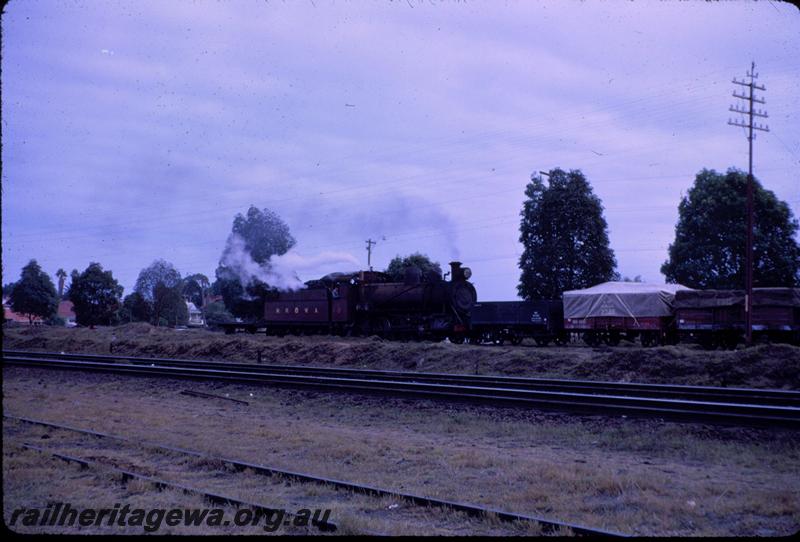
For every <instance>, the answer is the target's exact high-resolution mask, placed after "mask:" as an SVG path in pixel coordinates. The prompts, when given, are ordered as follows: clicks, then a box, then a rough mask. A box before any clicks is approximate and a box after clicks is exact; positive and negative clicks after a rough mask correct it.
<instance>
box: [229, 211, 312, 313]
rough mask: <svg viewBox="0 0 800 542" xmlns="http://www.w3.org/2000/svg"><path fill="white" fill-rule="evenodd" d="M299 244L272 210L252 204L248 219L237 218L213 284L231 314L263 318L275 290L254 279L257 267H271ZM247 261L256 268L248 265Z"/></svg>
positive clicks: (244, 217) (239, 215) (241, 216)
mask: <svg viewBox="0 0 800 542" xmlns="http://www.w3.org/2000/svg"><path fill="white" fill-rule="evenodd" d="M295 242H296V241H295V239H294V237H292V234H291V233H290V232H289V226H287V225H286V223H285V222H284V221H283V220H281V218H280V217H279V216H278V215H277V214H275V213H274V212H272V211H270V210H269V209H263V210H261V209H258V208H256V207H255V206H253V205H251V206H250V208H249V209H248V210H247V215H246V216H244V215H242V214H241V213H239V214H237V215H236V216H235V217H234V219H233V228H232V230H231V234H230V235H229V236H228V240H227V242H226V244H225V249H224V250H223V251H222V256H221V257H220V261H219V266H218V267H217V270H216V272H215V276H216V280H215V281H214V285H213V289H214V292H215V293H217V294H218V295H221V296H222V299H223V301H224V302H225V307H226V308H227V309H228V310H229V311H230V312H231V313H233V314H234V315H236V316H239V317H242V318H258V317H260V316H261V315H262V314H261V313H262V311H263V307H264V299H265V298H266V297H268V296H269V295H271V293H272V292H273V290H272V288H270V285H269V284H266V283H265V282H264V281H262V280H260V279H259V278H258V277H256V276H254V274H253V271H254V268H258V267H268V266H269V259H270V258H271V257H272V256H275V255H282V254H286V252H288V251H289V249H291V248H292V247H293V246H294V245H295ZM243 261H247V262H252V265H249V266H245V265H243V264H242V262H243Z"/></svg>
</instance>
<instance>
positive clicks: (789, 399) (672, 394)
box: [4, 351, 800, 407]
mask: <svg viewBox="0 0 800 542" xmlns="http://www.w3.org/2000/svg"><path fill="white" fill-rule="evenodd" d="M4 355H7V356H11V357H14V356H23V357H38V358H47V359H73V360H90V361H107V362H113V363H117V362H127V363H129V364H133V365H135V364H144V365H153V364H156V365H159V366H168V367H188V368H198V369H202V368H207V369H221V370H234V371H245V372H259V373H270V374H292V375H306V376H342V377H355V378H362V379H373V380H392V381H410V382H424V383H442V384H466V385H471V386H488V387H503V388H510V389H530V390H548V389H549V390H553V391H565V392H569V391H576V392H581V393H591V394H614V395H629V396H640V397H651V398H655V397H663V398H670V399H697V400H701V401H712V402H714V401H720V402H733V401H735V402H739V403H747V404H759V405H778V406H798V407H800V391H795V390H775V389H754V388H723V387H712V386H689V385H676V384H646V383H635V382H634V383H632V382H608V381H592V380H566V379H543V378H528V377H512V376H493V375H492V376H486V375H463V374H449V373H423V372H410V371H387V370H371V369H352V368H341V367H303V366H296V365H274V364H256V363H236V362H224V361H209V360H188V359H172V358H143V357H133V356H110V355H97V354H63V353H54V352H25V351H4Z"/></svg>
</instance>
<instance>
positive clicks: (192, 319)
mask: <svg viewBox="0 0 800 542" xmlns="http://www.w3.org/2000/svg"><path fill="white" fill-rule="evenodd" d="M186 308H187V309H188V311H189V321H188V322H187V323H186V325H187V326H189V327H204V326H205V325H206V321H205V319H204V318H203V311H201V310H200V309H198V308H197V307H196V306H195V304H194V303H192V302H191V301H187V302H186Z"/></svg>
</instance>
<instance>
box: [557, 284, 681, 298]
mask: <svg viewBox="0 0 800 542" xmlns="http://www.w3.org/2000/svg"><path fill="white" fill-rule="evenodd" d="M678 290H691V288H687V287H686V286H684V285H682V284H655V283H648V282H623V281H609V282H602V283H600V284H596V285H594V286H592V287H590V288H584V289H583V290H569V291H567V292H564V295H567V294H570V295H592V294H643V293H657V292H666V293H668V294H672V295H675V292H677V291H678Z"/></svg>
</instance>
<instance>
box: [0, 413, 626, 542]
mask: <svg viewBox="0 0 800 542" xmlns="http://www.w3.org/2000/svg"><path fill="white" fill-rule="evenodd" d="M3 418H4V419H5V420H9V421H12V422H16V423H20V424H30V425H38V426H43V427H48V428H52V429H57V430H62V431H69V432H72V433H76V434H78V435H81V436H85V437H93V438H97V439H103V440H111V441H116V442H120V443H124V444H127V445H135V446H137V447H146V448H149V449H153V450H158V451H160V452H169V453H176V454H182V455H186V456H190V457H193V458H198V459H203V460H206V461H207V462H208V464H223V465H226V466H227V467H230V468H231V469H232V470H233V471H236V472H241V471H244V470H249V471H252V472H254V473H256V474H259V475H264V476H281V477H284V478H288V479H292V480H294V481H296V482H300V483H313V484H320V485H324V486H327V487H333V488H336V489H342V490H346V491H349V492H352V493H358V494H363V495H368V496H372V497H378V498H383V497H390V498H394V499H398V500H402V501H405V502H407V503H409V504H412V505H415V506H423V507H432V508H437V509H442V510H448V511H450V510H451V511H456V512H461V513H464V514H466V515H467V516H469V517H474V518H479V519H482V518H487V517H490V518H496V519H498V520H500V521H502V522H521V523H535V524H538V525H539V526H540V528H541V529H542V532H543V533H544V534H566V533H570V532H571V533H573V534H575V535H577V536H597V537H625V536H627V535H625V534H623V533H619V532H616V531H610V530H605V529H596V528H592V527H587V526H585V525H579V524H574V523H567V522H562V521H558V520H554V519H548V518H543V517H539V516H532V515H527V514H518V513H515V512H509V511H506V510H500V509H496V508H491V507H486V506H481V505H476V504H470V503H464V502H458V501H450V500H443V499H436V498H432V497H426V496H422V495H415V494H410V493H403V492H398V491H394V490H391V489H385V488H380V487H375V486H369V485H364V484H357V483H353V482H348V481H344V480H337V479H332V478H327V477H320V476H316V475H314V474H309V473H303V472H297V471H289V470H285V469H279V468H276V467H271V466H267V465H261V464H256V463H251V462H246V461H240V460H236V459H231V458H226V457H219V456H213V455H210V454H206V453H203V452H199V451H195V450H187V449H184V448H178V447H175V446H168V445H164V444H160V443H154V442H145V441H141V440H138V439H136V440H133V439H129V438H126V437H122V436H118V435H111V434H108V433H100V432H97V431H92V430H88V429H82V428H78V427H73V426H69V425H64V424H58V423H53V422H49V421H44V420H35V419H31V418H23V417H17V416H11V415H7V414H4V415H3ZM23 447H24V448H27V449H31V450H35V451H37V452H40V453H45V454H50V455H51V456H53V457H56V458H59V459H62V460H64V461H69V462H74V463H78V464H80V465H82V466H84V467H95V468H96V467H102V468H106V469H109V468H111V469H112V470H113V471H115V472H117V473H118V474H121V475H122V478H123V480H125V479H139V480H143V481H146V482H150V483H153V484H154V485H155V486H157V487H169V488H173V489H178V490H181V491H184V492H187V493H188V492H191V493H198V494H201V495H203V496H205V497H206V498H207V499H209V500H210V501H212V502H218V503H222V504H233V505H237V506H247V507H250V508H253V509H257V510H258V509H261V510H264V511H266V512H269V511H270V510H271V508H269V507H266V506H264V505H260V504H255V503H251V502H247V501H242V500H239V499H236V498H233V497H228V496H224V495H219V494H218V493H214V492H209V491H206V490H202V489H198V488H194V487H187V486H185V485H181V484H179V483H176V482H173V481H166V480H163V479H160V478H154V477H152V476H145V475H143V474H140V473H137V472H134V471H131V470H130V469H118V468H113V467H109V466H108V465H105V464H100V463H98V462H97V461H93V460H91V459H87V458H82V457H77V456H74V455H68V454H63V453H60V452H58V451H56V450H52V449H48V448H43V447H41V446H35V445H30V444H23ZM317 528H318V529H319V530H321V531H323V532H325V531H336V530H337V528H338V526H337V524H336V523H335V522H331V521H327V522H325V523H322V524H320V525H317ZM372 534H375V533H372Z"/></svg>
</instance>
